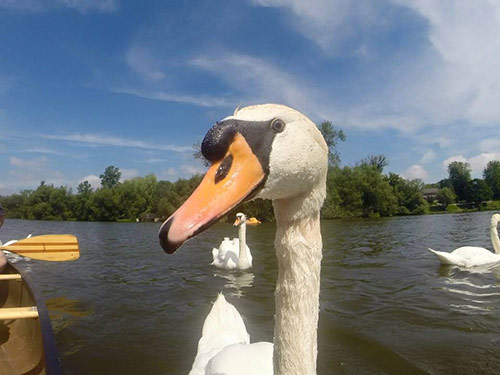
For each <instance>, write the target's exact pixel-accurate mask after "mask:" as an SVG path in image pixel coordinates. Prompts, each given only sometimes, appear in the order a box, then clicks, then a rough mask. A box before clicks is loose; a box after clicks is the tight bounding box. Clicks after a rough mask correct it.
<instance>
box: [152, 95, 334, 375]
mask: <svg viewBox="0 0 500 375" xmlns="http://www.w3.org/2000/svg"><path fill="white" fill-rule="evenodd" d="M201 151H202V153H203V155H204V156H205V157H206V158H207V159H208V160H209V161H211V162H212V166H211V167H210V169H209V170H208V172H207V174H206V175H205V177H204V178H203V181H202V182H201V183H200V186H198V188H197V189H196V190H195V191H194V193H193V194H192V195H191V196H190V197H189V198H188V200H187V201H186V202H185V203H184V204H183V205H182V206H181V207H180V208H179V209H178V210H177V211H176V212H174V214H173V215H172V216H171V217H170V218H168V219H167V220H166V221H165V222H164V223H163V225H162V226H161V228H160V231H159V238H160V244H161V246H162V247H163V249H164V250H165V252H167V253H169V254H171V253H173V252H174V251H175V250H176V249H177V248H178V247H179V246H181V245H182V243H184V242H185V241H186V240H187V239H189V238H191V237H193V236H195V235H197V234H198V233H200V232H202V231H203V230H204V229H206V228H208V227H209V226H210V225H212V224H214V223H215V222H216V221H217V220H219V219H220V218H221V217H222V216H223V215H225V214H226V213H227V212H229V211H230V210H231V209H232V208H234V207H235V206H236V205H237V204H239V203H241V202H243V201H247V200H250V199H252V198H264V199H272V201H273V208H274V214H275V217H276V237H275V241H274V244H275V248H276V257H277V263H278V279H277V284H276V291H275V294H274V295H275V306H276V313H275V325H274V345H273V354H272V368H273V371H274V372H273V373H274V374H275V375H276V374H280V375H291V374H301V375H314V374H316V359H317V327H318V313H319V290H320V268H321V258H322V240H321V232H320V208H321V206H322V204H323V201H324V199H325V196H326V172H327V164H328V161H327V155H328V148H327V145H326V143H325V140H324V139H323V137H322V135H321V133H320V131H319V130H318V128H317V127H316V125H314V123H313V122H312V121H311V120H309V119H308V118H307V117H306V116H304V115H303V114H301V113H300V112H298V111H296V110H294V109H292V108H289V107H286V106H283V105H277V104H263V105H255V106H250V107H245V108H242V109H240V110H237V111H235V114H234V115H233V116H229V117H226V118H225V119H223V120H221V121H219V122H217V123H216V124H215V125H214V126H213V127H212V128H211V129H210V130H209V132H208V133H207V135H206V136H205V139H204V140H203V142H202V146H201ZM223 318H224V317H223V316H222V317H221V319H223ZM218 326H219V327H220V326H223V327H224V328H227V326H226V325H225V323H222V324H219V325H218ZM203 336H205V326H204V331H203ZM203 336H202V340H203ZM235 336H236V338H235V339H234V340H233V341H231V340H229V339H228V340H227V343H226V344H225V345H229V344H230V343H232V345H229V346H224V348H223V349H220V346H219V347H217V348H215V347H214V350H213V354H214V356H213V357H211V358H210V359H209V360H208V362H207V364H206V366H205V374H226V375H230V374H238V375H243V374H253V375H257V374H271V372H270V369H269V368H267V370H266V369H262V368H256V366H260V365H261V363H262V362H266V361H267V363H270V361H271V358H270V353H271V350H270V345H271V344H269V343H267V344H263V343H257V344H248V343H247V342H246V341H244V342H243V343H242V342H240V338H239V336H238V335H237V334H235ZM202 340H200V343H201V341H202ZM262 347H264V348H267V351H266V350H262ZM198 349H200V347H199V348H198ZM256 356H263V357H262V359H260V360H256V359H255V358H256ZM207 357H208V356H207ZM207 357H205V361H206V360H207ZM197 358H198V356H197ZM195 364H197V365H200V367H201V368H203V367H204V366H203V365H204V364H203V363H201V364H200V363H195ZM194 370H195V369H193V371H194ZM198 373H199V372H198ZM202 373H203V372H202ZM192 374H195V372H193V373H192Z"/></svg>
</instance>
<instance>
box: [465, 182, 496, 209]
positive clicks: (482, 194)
mask: <svg viewBox="0 0 500 375" xmlns="http://www.w3.org/2000/svg"><path fill="white" fill-rule="evenodd" d="M466 197H467V201H468V202H474V203H475V204H476V206H477V207H478V208H481V203H482V202H484V201H489V200H491V198H492V197H493V193H492V191H491V189H490V187H489V186H488V185H487V184H486V182H484V180H481V179H479V178H475V179H473V180H471V181H469V183H468V184H467V188H466Z"/></svg>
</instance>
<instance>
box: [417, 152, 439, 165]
mask: <svg viewBox="0 0 500 375" xmlns="http://www.w3.org/2000/svg"><path fill="white" fill-rule="evenodd" d="M434 159H436V154H435V153H434V151H432V150H428V151H427V152H426V153H425V154H424V155H423V156H422V158H421V159H420V163H422V164H428V163H430V162H431V161H433V160H434Z"/></svg>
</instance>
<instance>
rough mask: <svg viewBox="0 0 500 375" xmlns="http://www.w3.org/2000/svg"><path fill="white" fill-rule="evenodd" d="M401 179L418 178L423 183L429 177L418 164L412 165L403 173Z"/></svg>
mask: <svg viewBox="0 0 500 375" xmlns="http://www.w3.org/2000/svg"><path fill="white" fill-rule="evenodd" d="M403 177H404V178H406V179H407V180H414V179H416V178H419V179H421V180H424V181H425V180H427V178H428V177H429V174H428V173H427V171H426V170H425V169H424V167H422V166H421V165H419V164H414V165H412V166H411V167H409V168H408V169H406V170H405V171H404V172H403Z"/></svg>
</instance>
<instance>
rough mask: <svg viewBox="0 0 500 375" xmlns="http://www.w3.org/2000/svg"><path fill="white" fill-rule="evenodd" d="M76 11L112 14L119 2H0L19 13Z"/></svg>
mask: <svg viewBox="0 0 500 375" xmlns="http://www.w3.org/2000/svg"><path fill="white" fill-rule="evenodd" d="M61 6H63V7H68V8H72V9H76V10H78V11H79V12H82V13H87V12H90V11H98V12H112V11H114V10H116V9H117V7H118V0H42V1H41V0H0V8H8V9H14V10H18V11H27V12H40V11H48V10H53V9H57V8H59V7H61Z"/></svg>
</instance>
